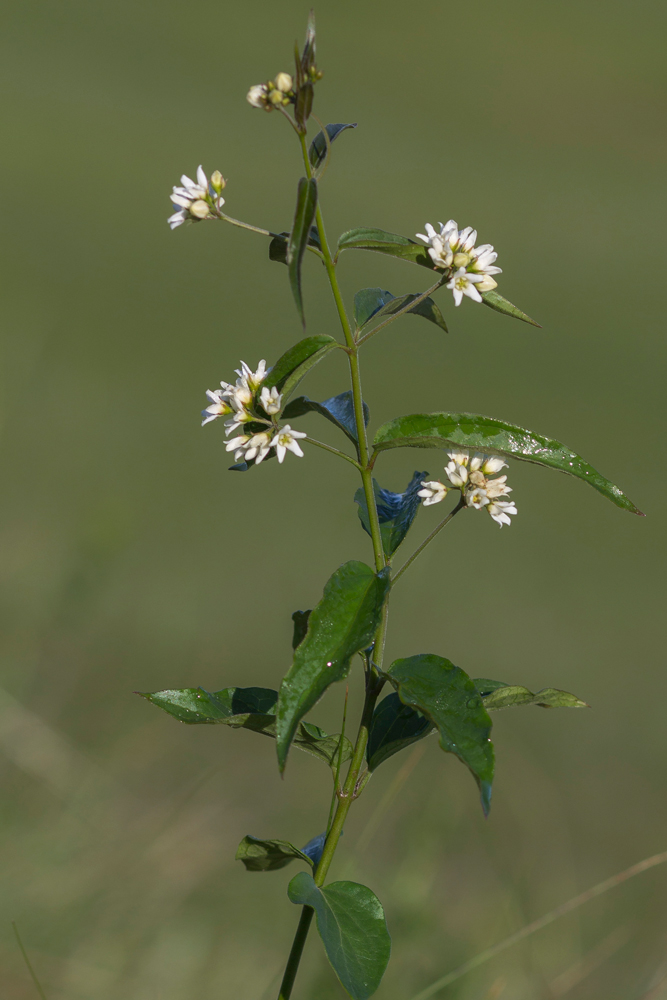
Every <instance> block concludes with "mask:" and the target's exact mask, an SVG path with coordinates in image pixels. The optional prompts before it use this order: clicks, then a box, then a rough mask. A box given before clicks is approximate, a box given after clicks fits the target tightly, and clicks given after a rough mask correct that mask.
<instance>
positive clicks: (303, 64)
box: [294, 10, 315, 132]
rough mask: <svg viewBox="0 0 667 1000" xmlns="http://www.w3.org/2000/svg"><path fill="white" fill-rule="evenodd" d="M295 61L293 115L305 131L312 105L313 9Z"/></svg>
mask: <svg viewBox="0 0 667 1000" xmlns="http://www.w3.org/2000/svg"><path fill="white" fill-rule="evenodd" d="M295 62H296V74H295V82H296V106H295V108H294V117H295V118H296V121H297V124H298V125H299V126H300V127H301V129H302V130H303V131H304V132H305V127H306V122H307V121H308V118H309V117H310V113H311V111H312V107H313V84H312V82H311V81H312V79H313V72H314V71H315V13H314V11H313V10H311V11H310V14H309V15H308V26H307V29H306V41H305V43H304V46H303V53H302V54H301V55H299V49H298V48H297V49H296V52H295Z"/></svg>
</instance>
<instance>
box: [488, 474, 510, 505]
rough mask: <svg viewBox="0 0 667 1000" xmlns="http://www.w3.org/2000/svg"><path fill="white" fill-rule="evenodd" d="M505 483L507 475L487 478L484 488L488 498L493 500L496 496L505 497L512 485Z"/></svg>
mask: <svg viewBox="0 0 667 1000" xmlns="http://www.w3.org/2000/svg"><path fill="white" fill-rule="evenodd" d="M506 484H507V476H498V478H497V479H487V480H486V485H485V487H484V488H485V490H486V495H487V496H488V498H489V500H495V499H496V498H497V497H506V496H507V495H508V494H509V493H511V492H512V487H511V486H507V485H506Z"/></svg>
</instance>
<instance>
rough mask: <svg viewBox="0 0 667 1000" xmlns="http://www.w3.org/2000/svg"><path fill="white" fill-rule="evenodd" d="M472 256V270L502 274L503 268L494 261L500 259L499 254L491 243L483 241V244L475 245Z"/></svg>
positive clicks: (481, 272) (479, 272) (480, 272)
mask: <svg viewBox="0 0 667 1000" xmlns="http://www.w3.org/2000/svg"><path fill="white" fill-rule="evenodd" d="M470 256H471V258H472V262H471V265H470V270H471V271H476V272H477V273H478V274H502V270H503V269H502V268H501V267H496V266H495V264H494V261H496V260H497V259H498V254H497V253H496V252H495V250H494V249H493V247H492V246H491V244H490V243H483V244H482V245H481V246H479V247H475V249H474V250H473V251H472V253H471V254H470Z"/></svg>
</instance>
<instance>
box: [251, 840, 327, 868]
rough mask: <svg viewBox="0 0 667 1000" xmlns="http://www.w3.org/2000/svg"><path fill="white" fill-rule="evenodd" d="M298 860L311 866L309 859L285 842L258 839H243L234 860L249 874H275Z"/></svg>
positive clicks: (292, 845)
mask: <svg viewBox="0 0 667 1000" xmlns="http://www.w3.org/2000/svg"><path fill="white" fill-rule="evenodd" d="M295 858H299V859H300V860H301V861H306V862H307V863H308V864H309V865H311V867H312V865H313V862H312V860H311V858H309V857H308V855H307V854H304V853H303V851H300V850H299V848H298V847H295V846H294V844H290V843H289V841H287V840H260V839H259V837H250V836H247V837H244V838H243V840H242V841H241V843H240V844H239V847H238V850H237V852H236V860H237V861H242V862H243V864H244V865H245V867H246V871H249V872H275V871H278V869H279V868H284V867H285V865H288V864H289V863H290V861H294V859H295Z"/></svg>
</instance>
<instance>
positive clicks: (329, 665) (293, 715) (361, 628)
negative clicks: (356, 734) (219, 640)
mask: <svg viewBox="0 0 667 1000" xmlns="http://www.w3.org/2000/svg"><path fill="white" fill-rule="evenodd" d="M388 590H389V570H388V569H385V570H382V572H381V573H379V574H377V575H376V574H375V573H374V572H373V570H372V569H371V568H370V567H369V566H366V565H365V564H364V563H361V562H356V561H354V560H352V561H350V562H347V563H345V564H344V565H343V566H341V567H340V568H339V569H337V570H336V572H335V573H334V574H333V576H331V577H330V579H329V580H328V582H327V584H326V586H325V588H324V595H323V597H322V600H321V601H320V602H319V604H318V605H317V607H316V608H314V609H313V611H312V612H311V615H310V619H309V622H308V632H307V633H306V636H305V638H304V640H303V642H301V643H300V645H299V646H297V648H296V650H295V651H294V660H293V662H292V666H291V667H290V669H289V671H288V672H287V674H286V676H285V677H284V678H283V682H282V684H281V687H280V695H279V697H278V708H277V712H276V716H277V719H276V723H277V734H278V736H277V750H278V763H279V766H280V770H281V771H282V770H284V768H285V763H286V760H287V754H288V752H289V747H290V743H291V742H292V739H293V737H294V734H295V733H296V731H297V727H298V724H299V721H300V720H301V719H302V718H303V717H304V715H306V713H307V712H308V711H309V710H310V709H311V708H312V707H313V705H314V704H315V703H316V702H317V701H319V699H320V698H321V697H322V695H323V694H324V692H325V691H326V689H327V688H328V687H329V685H330V684H333V683H334V681H341V680H343V678H344V677H346V676H347V674H348V671H349V669H350V660H351V659H352V657H353V656H354V654H355V653H357V652H359V651H360V650H362V649H366V648H367V647H368V646H370V644H371V642H372V641H373V636H374V635H375V632H376V630H377V627H378V625H379V623H380V617H381V614H382V606H383V604H384V601H385V598H386V596H387V592H388Z"/></svg>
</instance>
